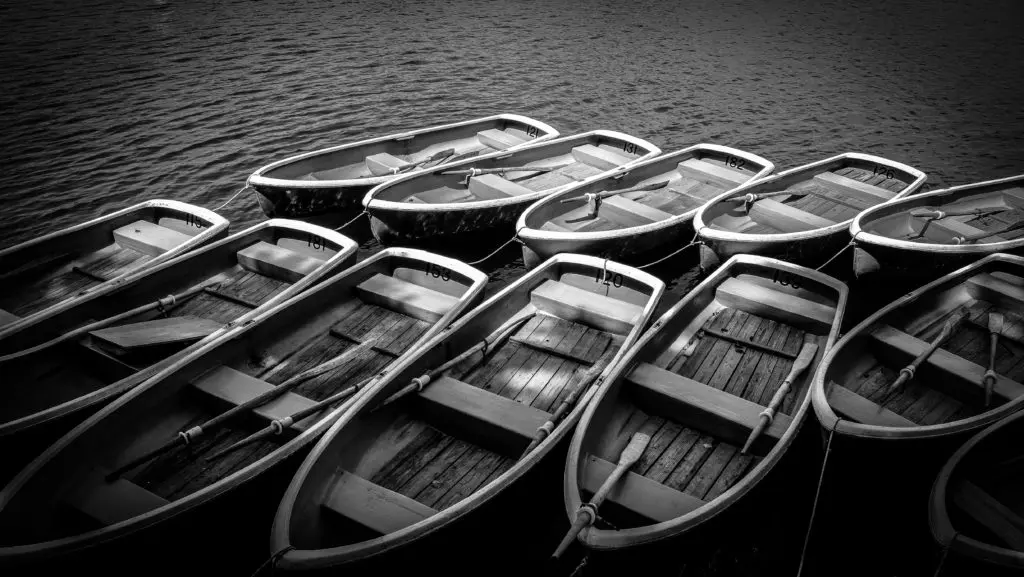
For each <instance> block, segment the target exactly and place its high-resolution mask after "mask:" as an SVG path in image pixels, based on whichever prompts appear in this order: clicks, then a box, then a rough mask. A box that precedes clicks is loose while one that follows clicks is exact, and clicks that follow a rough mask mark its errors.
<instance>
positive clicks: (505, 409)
mask: <svg viewBox="0 0 1024 577" xmlns="http://www.w3.org/2000/svg"><path fill="white" fill-rule="evenodd" d="M419 396H420V399H421V400H422V401H423V402H422V405H421V406H422V407H423V409H424V411H426V412H428V413H430V414H431V415H432V416H433V417H434V419H432V421H433V422H435V423H437V424H438V426H439V427H440V428H442V429H451V430H455V431H458V432H459V434H460V435H463V436H465V437H466V438H468V439H470V440H471V441H472V442H473V443H476V444H478V445H481V446H484V447H490V448H492V449H493V450H496V451H499V452H502V453H504V454H508V455H519V453H521V452H522V451H523V450H524V449H526V446H527V445H528V444H529V443H530V440H531V439H533V437H534V434H535V433H536V432H537V429H538V428H539V427H540V426H541V425H543V424H544V423H546V422H547V420H548V419H549V418H550V417H551V414H550V413H547V412H544V411H542V410H540V409H535V408H533V407H531V406H529V405H524V404H523V403H517V402H516V401H513V400H512V399H507V398H505V397H502V396H501V395H496V394H494V393H492V392H490V391H485V390H484V389H481V388H480V387H474V386H473V385H470V384H468V383H464V382H462V381H458V380H455V379H453V378H450V377H441V378H439V379H438V380H437V381H434V382H433V383H430V384H429V385H428V386H427V387H425V388H424V389H423V390H422V391H421V392H420V393H419Z"/></svg>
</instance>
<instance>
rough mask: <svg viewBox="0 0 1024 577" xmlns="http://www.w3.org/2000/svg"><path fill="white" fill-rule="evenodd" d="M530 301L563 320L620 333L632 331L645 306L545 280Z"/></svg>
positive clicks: (534, 290) (531, 295) (532, 294)
mask: <svg viewBox="0 0 1024 577" xmlns="http://www.w3.org/2000/svg"><path fill="white" fill-rule="evenodd" d="M530 301H531V302H532V303H533V304H534V306H536V307H537V308H538V309H540V310H543V311H545V312H548V313H551V314H553V315H556V316H558V317H561V318H563V319H566V320H570V321H574V322H582V323H584V324H587V325H590V326H592V327H595V328H599V329H601V330H604V331H608V332H613V333H617V334H626V333H628V332H629V331H630V330H632V329H633V326H634V325H635V324H636V323H637V321H638V320H639V318H640V315H641V314H643V307H639V306H637V305H634V304H631V303H627V302H625V301H621V300H619V299H614V298H611V297H607V296H604V295H600V294H597V293H593V292H590V291H586V290H583V289H580V288H577V287H574V286H571V285H568V284H565V283H562V282H558V281H554V280H546V281H544V282H543V283H542V284H541V285H540V286H538V287H537V288H535V289H533V291H532V292H531V293H530Z"/></svg>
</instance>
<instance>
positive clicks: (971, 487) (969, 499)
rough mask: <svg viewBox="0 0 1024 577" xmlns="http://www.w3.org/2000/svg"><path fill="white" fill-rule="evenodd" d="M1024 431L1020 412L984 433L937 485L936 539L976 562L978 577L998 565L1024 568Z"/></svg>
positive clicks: (956, 457)
mask: <svg viewBox="0 0 1024 577" xmlns="http://www.w3.org/2000/svg"><path fill="white" fill-rule="evenodd" d="M1022 427H1024V412H1018V413H1016V414H1014V415H1011V416H1009V417H1006V418H1005V419H1003V420H1001V421H999V422H997V423H995V424H993V425H992V426H990V427H988V428H987V429H985V430H983V431H982V432H980V433H978V434H977V435H975V436H974V437H972V438H971V439H970V440H968V441H967V442H966V443H965V444H964V445H963V446H962V447H960V449H959V450H957V452H956V453H954V454H953V456H952V457H950V459H949V461H947V462H946V464H945V466H943V468H942V470H941V471H939V475H938V476H937V477H936V479H935V485H934V486H933V487H932V492H931V506H930V507H929V521H930V524H931V531H932V536H933V537H934V538H935V540H936V541H937V542H938V543H939V545H941V546H942V547H943V548H947V549H948V550H949V552H950V553H956V554H957V555H959V556H961V557H966V558H968V559H970V560H973V561H974V562H975V563H974V565H975V567H974V569H975V571H973V573H974V574H977V575H980V574H982V570H986V571H985V572H986V574H987V573H988V572H990V571H992V569H993V568H994V567H993V565H999V566H1003V567H1007V568H1012V569H1015V570H1016V571H1020V570H1021V569H1022V568H1024V501H1022V499H1021V491H1020V486H1021V482H1022V481H1024V478H1022V473H1024V470H1022V464H1024V460H1022V459H1021V458H1020V453H1021V451H1020V449H1019V446H1020V439H1021V435H1022V434H1024V428H1022ZM949 574H950V575H952V573H949ZM1015 574H1017V573H1015Z"/></svg>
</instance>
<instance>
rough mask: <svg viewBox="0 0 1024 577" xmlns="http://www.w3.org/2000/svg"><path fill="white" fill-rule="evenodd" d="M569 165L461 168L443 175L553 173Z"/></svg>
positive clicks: (442, 172) (446, 171) (443, 172)
mask: <svg viewBox="0 0 1024 577" xmlns="http://www.w3.org/2000/svg"><path fill="white" fill-rule="evenodd" d="M566 166H569V165H568V164H560V165H558V166H506V167H503V168H459V169H455V170H442V171H441V174H456V175H459V176H478V175H481V174H505V173H507V172H551V171H552V170H558V169H559V168H565V167H566Z"/></svg>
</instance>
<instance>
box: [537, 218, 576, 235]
mask: <svg viewBox="0 0 1024 577" xmlns="http://www.w3.org/2000/svg"><path fill="white" fill-rule="evenodd" d="M540 230H550V231H554V232H572V231H571V230H569V229H568V228H565V227H564V226H559V225H557V224H555V223H553V222H551V221H550V220H549V221H546V222H544V224H542V225H540Z"/></svg>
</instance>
